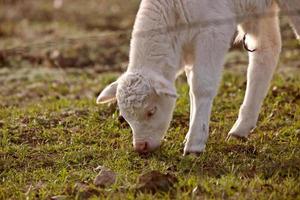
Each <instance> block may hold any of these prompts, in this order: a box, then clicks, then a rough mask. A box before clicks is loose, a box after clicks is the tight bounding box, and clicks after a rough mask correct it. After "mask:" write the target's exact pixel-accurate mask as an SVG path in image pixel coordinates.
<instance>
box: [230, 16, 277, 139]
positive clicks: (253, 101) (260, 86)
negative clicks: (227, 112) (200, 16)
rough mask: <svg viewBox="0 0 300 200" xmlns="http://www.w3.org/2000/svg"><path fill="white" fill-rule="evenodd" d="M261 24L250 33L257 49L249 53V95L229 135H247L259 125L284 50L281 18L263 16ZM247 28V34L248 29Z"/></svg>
mask: <svg viewBox="0 0 300 200" xmlns="http://www.w3.org/2000/svg"><path fill="white" fill-rule="evenodd" d="M258 26H259V27H258V30H257V31H255V32H254V33H253V34H248V35H247V37H248V36H249V39H250V40H252V42H254V43H255V49H256V51H255V52H249V66H248V73H247V88H246V94H245V98H244V102H243V104H242V106H241V108H240V111H239V116H238V119H237V121H236V122H235V124H234V126H233V127H232V129H231V130H230V132H229V136H235V137H247V136H248V135H249V133H250V132H251V130H252V129H253V128H255V127H256V123H257V120H258V116H259V110H260V107H261V105H262V102H263V100H264V98H265V96H266V94H267V91H268V88H269V84H270V81H271V79H272V76H273V73H274V71H275V68H276V65H277V61H278V57H279V53H280V51H281V36H280V30H279V22H278V17H277V16H274V17H271V18H264V19H261V20H260V21H259V24H258ZM242 28H243V27H242ZM244 31H245V32H246V33H247V31H248V30H247V29H245V30H244ZM249 31H250V32H251V30H249Z"/></svg>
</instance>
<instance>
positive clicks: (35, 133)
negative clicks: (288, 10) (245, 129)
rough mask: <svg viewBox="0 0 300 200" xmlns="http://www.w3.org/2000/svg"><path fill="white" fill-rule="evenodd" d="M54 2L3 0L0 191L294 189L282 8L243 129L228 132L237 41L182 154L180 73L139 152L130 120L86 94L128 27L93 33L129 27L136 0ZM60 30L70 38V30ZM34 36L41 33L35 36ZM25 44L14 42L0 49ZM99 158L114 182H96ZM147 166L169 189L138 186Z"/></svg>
mask: <svg viewBox="0 0 300 200" xmlns="http://www.w3.org/2000/svg"><path fill="white" fill-rule="evenodd" d="M52 2H53V1H52V0H43V1H36V0H26V1H21V0H14V1H2V2H0V21H1V23H0V199H1V200H2V199H3V200H6V199H49V198H50V197H53V196H57V195H63V197H64V198H67V199H86V198H87V197H90V198H91V199H99V197H100V198H106V199H191V198H194V199H249V200H252V199H279V200H282V199H291V200H294V199H300V189H299V188H300V177H299V174H300V173H299V171H300V156H299V155H300V141H299V139H300V72H299V69H300V68H299V66H300V65H299V57H300V51H299V42H298V41H295V40H294V39H293V35H292V31H291V29H290V28H289V27H288V25H287V23H286V20H285V19H284V20H283V21H282V22H283V23H282V30H283V32H282V36H283V39H284V42H283V47H284V48H283V52H282V55H281V58H280V62H279V65H280V67H279V69H278V70H277V73H276V75H275V77H274V79H273V81H272V85H271V88H270V91H269V94H268V96H267V98H266V100H265V102H264V105H263V108H262V110H261V115H260V119H259V123H258V127H257V128H256V129H255V131H254V133H253V134H252V135H251V136H250V138H249V140H248V141H246V142H242V141H238V140H231V141H229V142H225V138H226V136H227V132H228V131H229V130H230V128H231V126H232V125H233V123H234V121H235V119H236V118H237V114H238V109H239V106H240V104H241V102H242V100H243V95H244V90H245V84H246V78H245V66H246V63H247V57H246V52H242V51H240V49H239V48H235V49H233V51H232V52H231V53H229V54H228V56H227V58H226V65H225V67H226V70H225V73H224V79H223V81H222V84H221V87H220V90H219V93H218V96H217V97H216V99H215V101H214V107H213V112H212V117H211V122H210V137H209V141H208V144H207V149H206V152H205V153H203V154H202V155H200V156H199V157H195V156H186V157H183V156H182V153H183V152H182V150H183V144H182V142H183V140H184V137H185V134H186V132H187V130H188V124H189V105H188V87H187V84H186V82H185V80H184V78H182V77H181V78H180V79H179V80H178V82H177V88H178V93H179V94H180V97H179V99H178V101H177V106H176V110H175V113H174V118H173V120H172V123H171V127H170V129H169V131H168V134H167V135H166V138H165V139H166V141H164V142H163V144H162V147H161V148H160V149H159V150H158V151H156V152H154V153H153V154H151V155H149V156H146V157H144V156H142V157H141V156H139V155H138V154H137V153H135V152H134V151H133V149H132V141H131V140H132V136H131V130H130V129H129V127H128V125H126V124H121V123H120V122H119V121H118V111H117V109H116V106H115V105H102V106H98V105H96V104H95V98H96V96H97V94H98V93H99V91H100V90H102V89H103V88H104V86H105V85H106V84H108V83H110V82H111V81H113V80H115V79H116V77H117V76H118V75H119V74H118V72H120V71H122V70H124V69H125V66H126V65H127V62H128V51H129V39H130V35H128V34H124V35H122V36H120V37H117V36H114V35H112V36H108V37H100V36H99V35H101V34H103V32H108V33H109V32H111V33H114V31H119V30H130V29H131V28H132V24H133V20H134V16H135V14H136V10H137V8H138V3H139V1H137V0H130V1H121V0H110V1H107V0H89V1H88V3H86V2H83V1H82V0H72V1H71V0H65V2H67V3H66V4H65V5H64V6H63V7H62V8H61V9H59V10H55V9H54V8H53V7H52ZM90 36H93V37H90ZM98 36H99V37H98ZM68 38H79V39H78V40H71V42H68V41H69V40H68ZM40 42H42V43H43V42H47V43H44V45H40V46H35V45H32V43H40ZM28 44H29V46H28V48H26V49H25V51H22V52H12V53H11V54H6V52H5V51H2V50H3V49H7V48H11V47H15V46H23V45H25V46H26V45H28ZM49 44H51V45H49ZM107 71H109V73H107ZM112 71H114V72H117V73H112ZM104 72H105V73H104ZM99 165H101V166H105V167H108V168H110V169H112V170H114V171H115V172H116V173H117V182H116V183H115V184H114V185H113V186H111V187H108V188H105V189H100V188H95V186H93V184H92V183H93V179H94V178H95V176H96V175H97V173H98V172H97V171H96V170H95V168H97V167H98V166H99ZM152 170H158V171H160V172H163V173H171V174H173V175H175V176H176V177H177V179H178V182H177V183H176V185H175V188H174V189H173V190H171V191H170V192H169V193H161V192H157V193H155V194H147V193H141V192H138V191H137V190H136V184H137V182H138V177H139V176H140V175H141V174H143V173H145V172H149V171H152ZM78 183H85V184H87V185H88V190H87V191H86V190H85V191H81V190H78V189H76V188H77V186H76V184H78ZM61 198H62V197H61Z"/></svg>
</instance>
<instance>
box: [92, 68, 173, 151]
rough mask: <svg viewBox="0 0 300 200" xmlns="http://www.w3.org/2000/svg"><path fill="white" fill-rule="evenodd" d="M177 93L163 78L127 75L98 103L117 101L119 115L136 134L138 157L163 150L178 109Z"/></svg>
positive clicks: (102, 96) (114, 84) (128, 73)
mask: <svg viewBox="0 0 300 200" xmlns="http://www.w3.org/2000/svg"><path fill="white" fill-rule="evenodd" d="M176 97H177V94H176V89H175V86H174V85H173V83H171V82H169V81H167V80H166V79H165V78H163V77H161V76H151V75H149V74H148V75H143V74H141V73H137V72H135V73H133V72H127V73H125V74H123V75H122V76H121V77H120V78H119V79H118V80H117V81H115V82H113V83H111V84H110V85H108V86H107V87H106V88H105V89H104V90H103V91H102V92H101V94H100V95H99V96H98V98H97V103H107V102H110V101H114V100H115V99H116V100H117V103H118V106H119V109H120V113H121V115H122V116H123V117H124V119H125V120H126V121H127V122H128V123H129V125H130V127H131V129H132V132H133V146H134V148H135V150H136V151H138V152H139V153H147V152H150V151H152V150H154V149H156V148H157V147H159V146H160V143H161V140H162V138H163V136H164V134H165V133H166V131H167V129H168V127H169V124H170V121H171V118H172V113H173V110H174V107H175V102H176Z"/></svg>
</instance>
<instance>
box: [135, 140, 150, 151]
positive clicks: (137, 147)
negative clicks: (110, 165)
mask: <svg viewBox="0 0 300 200" xmlns="http://www.w3.org/2000/svg"><path fill="white" fill-rule="evenodd" d="M134 148H135V150H136V151H137V152H138V153H147V152H148V150H149V149H148V148H149V145H148V143H147V142H138V143H136V144H135V147H134Z"/></svg>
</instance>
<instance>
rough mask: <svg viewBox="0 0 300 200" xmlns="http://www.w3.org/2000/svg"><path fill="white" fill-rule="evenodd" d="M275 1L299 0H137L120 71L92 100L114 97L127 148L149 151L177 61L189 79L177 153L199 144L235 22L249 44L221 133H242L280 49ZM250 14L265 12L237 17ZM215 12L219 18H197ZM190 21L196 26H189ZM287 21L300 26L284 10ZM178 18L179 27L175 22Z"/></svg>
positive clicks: (291, 3)
mask: <svg viewBox="0 0 300 200" xmlns="http://www.w3.org/2000/svg"><path fill="white" fill-rule="evenodd" d="M278 5H279V6H280V7H281V8H284V9H286V10H289V11H290V10H292V8H298V9H300V1H299V0H285V1H282V2H278V1H277V2H275V1H272V0H214V1H211V0H201V1H199V0H143V1H142V2H141V5H140V9H139V11H138V14H137V18H136V21H135V25H134V30H133V35H132V40H131V50H130V60H129V66H128V69H127V72H125V73H124V74H123V75H122V76H121V77H120V78H119V79H118V80H117V81H116V82H114V83H112V84H111V85H109V86H108V87H106V88H105V89H104V90H103V91H102V92H101V94H100V95H99V97H98V99H97V102H98V103H105V102H109V101H112V100H114V99H117V102H118V106H119V108H120V112H121V114H122V116H123V117H124V118H125V120H126V121H127V122H128V123H129V124H130V126H131V128H132V130H133V144H134V147H135V149H136V150H137V151H138V152H140V153H145V152H149V151H151V150H153V149H155V148H156V147H158V146H159V145H160V141H161V139H162V138H163V136H164V134H165V132H166V130H167V128H168V126H169V123H170V121H171V117H172V113H173V110H174V105H175V100H176V96H177V95H176V88H175V85H174V82H175V79H176V75H177V74H178V72H180V71H181V70H182V69H184V70H185V72H186V75H187V79H188V84H189V86H190V127H189V131H188V133H187V135H186V141H185V148H184V153H197V152H202V151H204V149H205V145H206V141H207V139H208V132H209V127H208V123H209V119H210V113H211V106H212V101H213V98H214V97H215V95H216V93H217V89H218V85H219V82H220V78H221V74H222V69H223V67H222V66H223V59H224V55H225V53H226V52H227V51H228V48H229V47H230V44H231V41H232V38H233V35H234V32H235V29H236V27H237V26H238V29H239V33H240V35H242V36H244V35H247V37H246V40H245V43H247V46H248V47H249V49H256V51H254V52H249V59H250V62H249V67H248V76H247V80H248V82H247V90H246V95H245V99H244V102H243V104H242V106H241V109H240V113H239V117H238V120H237V121H236V123H235V124H234V126H233V128H232V129H231V131H230V132H229V135H230V136H236V137H247V136H248V134H249V133H250V131H251V130H252V129H253V128H254V127H255V126H256V122H257V119H258V115H259V109H260V107H261V105H262V102H263V99H264V97H265V96H266V93H267V90H268V87H269V82H270V80H271V78H272V75H273V73H274V70H275V67H276V65H277V60H278V56H279V53H280V50H281V39H280V31H279V25H278V16H277V13H278ZM253 14H259V15H261V14H265V16H264V17H263V16H261V18H259V19H258V18H243V17H239V16H244V15H250V16H251V15H253ZM224 19H230V20H228V21H226V20H224ZM222 20H223V21H224V23H217V24H208V25H207V24H206V25H205V23H201V22H206V21H211V22H217V21H222ZM195 22H196V23H195ZM197 22H200V23H198V24H199V26H192V24H197ZM291 22H292V24H293V25H294V29H295V32H296V33H300V16H296V15H295V16H293V17H291ZM201 24H203V25H201ZM182 25H185V26H186V28H185V29H180V27H182ZM166 27H169V28H166ZM170 27H171V28H170ZM177 28H178V29H177ZM173 29H175V30H176V29H177V30H178V31H173ZM298 37H299V34H298Z"/></svg>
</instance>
